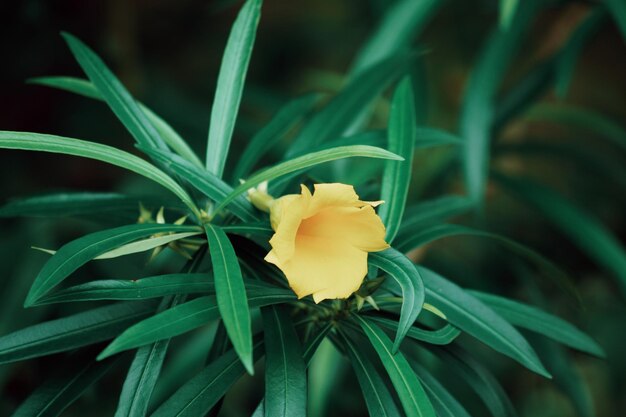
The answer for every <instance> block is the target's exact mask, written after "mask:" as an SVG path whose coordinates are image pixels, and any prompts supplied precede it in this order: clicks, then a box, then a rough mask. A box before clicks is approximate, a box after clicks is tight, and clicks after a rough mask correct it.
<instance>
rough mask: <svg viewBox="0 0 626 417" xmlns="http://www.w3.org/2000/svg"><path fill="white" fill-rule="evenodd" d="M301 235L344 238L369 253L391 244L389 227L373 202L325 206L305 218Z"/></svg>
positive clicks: (299, 233)
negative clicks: (386, 238) (387, 227)
mask: <svg viewBox="0 0 626 417" xmlns="http://www.w3.org/2000/svg"><path fill="white" fill-rule="evenodd" d="M300 235H307V236H317V237H324V238H327V239H329V240H337V241H344V242H346V243H348V244H350V245H352V246H354V247H356V248H358V249H360V250H364V251H367V252H377V251H381V250H384V249H387V248H388V247H389V245H388V244H387V242H385V226H384V225H383V223H382V221H381V220H380V217H378V216H377V215H376V212H375V211H374V209H373V208H372V207H371V206H369V205H366V206H363V207H328V208H326V209H323V210H321V211H319V212H318V213H317V214H316V215H314V216H312V217H309V218H308V219H305V220H303V221H302V223H301V224H300V228H299V229H298V236H300Z"/></svg>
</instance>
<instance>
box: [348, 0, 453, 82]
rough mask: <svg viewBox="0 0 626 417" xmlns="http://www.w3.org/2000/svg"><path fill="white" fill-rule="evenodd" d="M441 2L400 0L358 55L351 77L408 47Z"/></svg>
mask: <svg viewBox="0 0 626 417" xmlns="http://www.w3.org/2000/svg"><path fill="white" fill-rule="evenodd" d="M442 3H443V1H440V0H422V1H413V0H400V1H396V2H395V3H393V5H391V6H390V7H389V9H388V11H387V12H386V13H385V15H384V16H383V17H382V19H381V20H380V23H379V25H378V27H377V28H376V30H374V31H373V34H372V36H371V37H370V38H369V39H368V40H367V42H366V43H365V45H363V47H362V48H361V50H360V51H359V53H358V54H357V56H356V58H355V60H354V63H353V64H352V70H351V75H352V76H353V77H355V76H356V75H358V74H360V73H362V72H364V70H367V69H369V68H371V67H372V66H373V65H375V64H377V63H379V62H381V61H382V60H384V59H387V58H389V57H390V56H392V55H393V54H395V53H397V52H398V51H401V50H403V49H407V48H409V47H410V46H411V42H412V41H413V40H414V38H415V37H416V36H417V35H418V34H419V32H421V31H422V30H423V28H424V27H425V26H426V24H427V23H428V22H429V20H430V19H431V17H432V16H433V15H434V13H435V12H436V10H437V8H438V7H439V6H440V5H441V4H442Z"/></svg>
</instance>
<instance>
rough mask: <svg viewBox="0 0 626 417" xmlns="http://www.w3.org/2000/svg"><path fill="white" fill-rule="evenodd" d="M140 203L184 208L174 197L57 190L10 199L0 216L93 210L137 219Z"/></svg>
mask: <svg viewBox="0 0 626 417" xmlns="http://www.w3.org/2000/svg"><path fill="white" fill-rule="evenodd" d="M139 204H143V205H144V206H149V207H166V208H169V209H172V210H176V211H179V212H180V211H185V206H184V205H183V204H181V203H180V202H179V201H177V200H173V199H172V200H168V199H167V198H166V197H163V196H159V197H157V196H136V197H134V196H126V195H123V194H118V193H106V192H102V193H93V192H88V193H83V192H76V193H56V194H45V195H37V196H32V197H25V198H22V199H16V200H11V201H9V202H8V203H7V204H5V205H4V206H2V207H0V217H72V216H83V215H92V214H96V215H97V214H103V215H104V216H119V217H121V218H127V219H129V220H136V219H137V210H138V209H139Z"/></svg>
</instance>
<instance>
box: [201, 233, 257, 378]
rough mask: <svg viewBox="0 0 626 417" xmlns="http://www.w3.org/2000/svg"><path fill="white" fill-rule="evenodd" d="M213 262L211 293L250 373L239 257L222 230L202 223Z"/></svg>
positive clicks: (249, 336)
mask: <svg viewBox="0 0 626 417" xmlns="http://www.w3.org/2000/svg"><path fill="white" fill-rule="evenodd" d="M204 229H205V231H206V235H207V239H208V242H209V252H210V254H211V263H212V265H213V277H214V281H215V293H216V295H217V305H218V307H219V310H220V315H221V316H222V320H223V321H224V326H225V327H226V332H227V333H228V337H229V338H230V341H231V342H232V343H233V347H234V348H235V351H236V352H237V354H238V355H239V357H240V358H241V361H242V362H243V364H244V366H245V367H246V369H247V370H248V373H249V374H250V375H252V374H253V373H254V367H253V366H254V364H253V362H252V327H251V322H250V310H249V308H248V298H247V296H246V287H245V286H244V284H243V276H242V275H241V268H240V267H239V259H238V258H237V254H236V253H235V250H234V249H233V245H232V244H231V243H230V240H228V237H227V236H226V233H225V232H224V231H223V230H222V229H221V228H219V227H217V226H214V225H212V224H208V223H207V224H205V225H204Z"/></svg>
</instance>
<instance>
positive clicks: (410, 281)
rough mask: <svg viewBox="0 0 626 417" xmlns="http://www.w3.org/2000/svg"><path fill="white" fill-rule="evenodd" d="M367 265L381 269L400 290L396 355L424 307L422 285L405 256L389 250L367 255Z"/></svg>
mask: <svg viewBox="0 0 626 417" xmlns="http://www.w3.org/2000/svg"><path fill="white" fill-rule="evenodd" d="M369 264H370V265H372V266H375V267H377V268H380V269H382V270H383V271H385V272H386V273H388V274H389V276H391V278H393V279H394V280H395V281H396V282H397V283H398V285H399V287H400V289H401V290H402V308H401V310H400V320H399V321H398V331H397V333H396V338H395V341H394V344H393V352H394V353H396V352H397V351H398V348H399V347H400V343H402V340H403V339H404V337H405V336H406V334H407V332H408V331H409V330H410V328H411V326H413V323H415V319H416V318H417V316H418V315H419V314H420V312H421V311H422V306H423V305H424V283H423V282H422V277H421V276H420V272H419V271H418V269H417V268H416V267H415V265H414V264H413V262H411V261H410V260H409V259H408V258H407V257H406V256H404V255H403V254H401V253H400V252H398V251H396V250H395V249H393V248H389V249H387V250H384V251H382V252H373V253H370V254H369Z"/></svg>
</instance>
